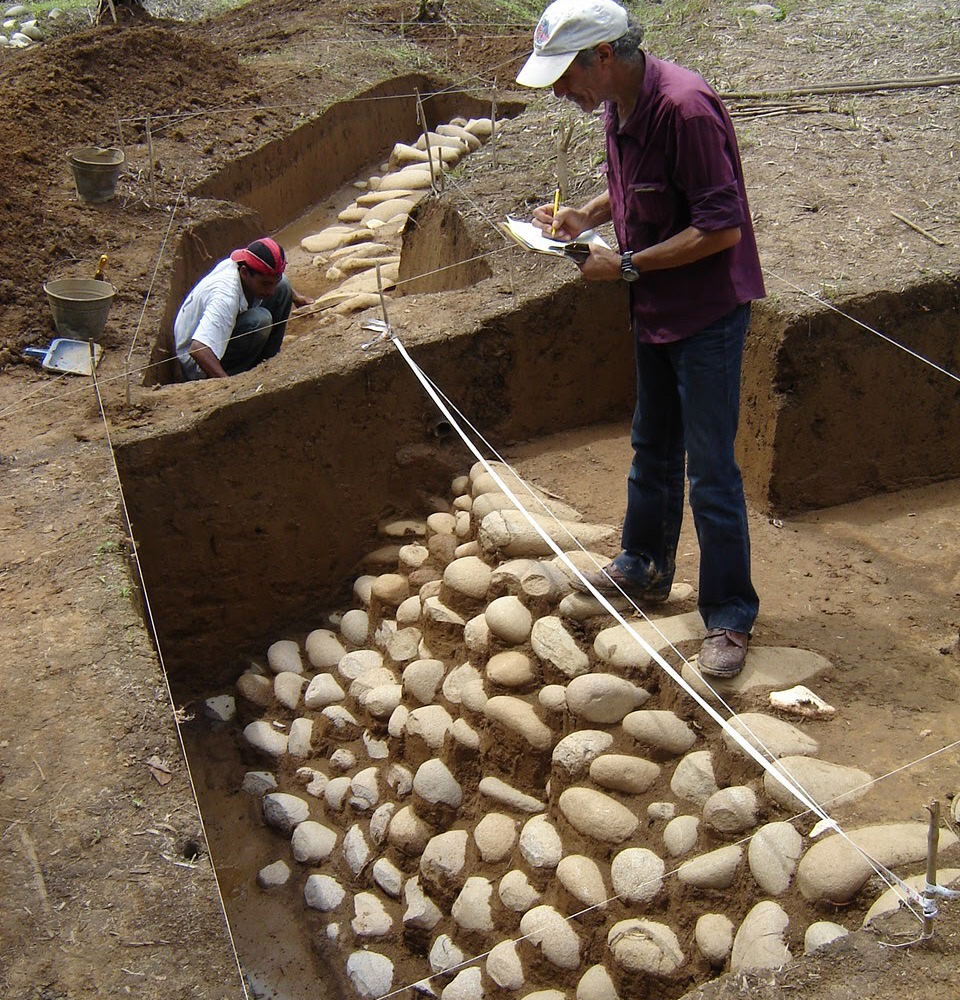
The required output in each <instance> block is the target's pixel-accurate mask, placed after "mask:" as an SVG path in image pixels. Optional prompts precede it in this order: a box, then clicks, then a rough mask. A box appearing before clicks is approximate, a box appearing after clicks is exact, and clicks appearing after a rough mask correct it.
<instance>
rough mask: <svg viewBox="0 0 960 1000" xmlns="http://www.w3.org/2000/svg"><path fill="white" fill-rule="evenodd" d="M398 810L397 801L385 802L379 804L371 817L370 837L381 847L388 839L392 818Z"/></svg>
mask: <svg viewBox="0 0 960 1000" xmlns="http://www.w3.org/2000/svg"><path fill="white" fill-rule="evenodd" d="M396 810H397V804H396V803H395V802H384V803H383V805H381V806H377V808H376V809H374V811H373V815H372V816H371V817H370V827H369V829H370V839H371V840H372V841H373V842H374V843H375V844H376V845H377V846H378V847H379V846H381V845H382V844H383V842H384V841H385V840H386V839H387V830H388V829H389V827H390V820H391V819H393V814H394V813H395V812H396Z"/></svg>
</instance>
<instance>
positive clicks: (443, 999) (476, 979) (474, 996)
mask: <svg viewBox="0 0 960 1000" xmlns="http://www.w3.org/2000/svg"><path fill="white" fill-rule="evenodd" d="M440 1000H483V981H482V973H481V972H480V970H479V969H478V968H476V967H472V968H469V969H463V970H462V971H461V972H458V973H457V974H456V975H455V976H454V977H453V979H452V980H451V981H450V982H449V983H448V984H447V985H446V986H445V987H444V988H443V991H442V992H441V994H440Z"/></svg>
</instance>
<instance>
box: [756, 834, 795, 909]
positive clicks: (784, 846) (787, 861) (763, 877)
mask: <svg viewBox="0 0 960 1000" xmlns="http://www.w3.org/2000/svg"><path fill="white" fill-rule="evenodd" d="M802 853H803V838H802V837H801V836H800V834H799V833H797V831H796V830H795V829H794V828H793V827H792V826H791V825H790V824H789V823H767V825H766V826H762V827H760V829H759V830H757V832H756V833H755V834H754V835H753V837H752V838H751V840H750V846H749V847H748V848H747V862H748V864H749V865H750V874H751V875H753V878H754V880H755V881H756V883H757V885H759V886H760V888H761V889H762V890H763V891H764V892H765V893H766V894H767V895H768V896H782V895H783V894H784V893H785V892H786V891H787V889H788V888H789V887H790V881H791V879H792V878H793V873H794V872H795V871H796V870H797V862H798V861H799V860H800V855H801V854H802Z"/></svg>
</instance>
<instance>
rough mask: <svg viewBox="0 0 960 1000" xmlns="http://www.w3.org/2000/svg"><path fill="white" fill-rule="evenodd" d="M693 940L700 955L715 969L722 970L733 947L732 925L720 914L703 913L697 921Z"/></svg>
mask: <svg viewBox="0 0 960 1000" xmlns="http://www.w3.org/2000/svg"><path fill="white" fill-rule="evenodd" d="M694 938H695V940H696V942H697V947H698V948H699V949H700V954H701V955H703V957H704V958H705V959H706V960H707V961H708V962H709V963H710V964H711V965H712V966H713V967H714V968H715V969H719V968H722V967H723V965H724V963H725V962H726V961H727V956H728V955H729V954H730V949H731V948H732V947H733V923H732V922H731V920H730V918H729V917H727V916H724V914H722V913H704V915H703V916H702V917H700V918H699V919H698V920H697V926H696V929H695V931H694Z"/></svg>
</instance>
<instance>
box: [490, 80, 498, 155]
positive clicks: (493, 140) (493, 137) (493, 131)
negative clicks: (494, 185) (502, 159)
mask: <svg viewBox="0 0 960 1000" xmlns="http://www.w3.org/2000/svg"><path fill="white" fill-rule="evenodd" d="M490 151H491V154H492V156H493V169H494V170H496V169H497V78H496V77H494V78H493V97H491V99H490Z"/></svg>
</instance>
